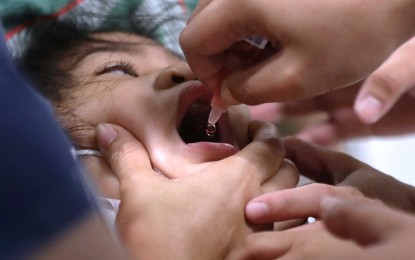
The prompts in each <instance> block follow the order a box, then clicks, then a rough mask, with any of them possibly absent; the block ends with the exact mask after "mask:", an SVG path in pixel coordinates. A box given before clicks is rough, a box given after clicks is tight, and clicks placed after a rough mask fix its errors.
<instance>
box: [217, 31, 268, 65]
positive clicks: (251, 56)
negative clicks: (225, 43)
mask: <svg viewBox="0 0 415 260" xmlns="http://www.w3.org/2000/svg"><path fill="white" fill-rule="evenodd" d="M267 44H268V40H266V39H264V38H262V37H261V36H248V37H245V38H244V39H243V40H241V41H239V42H236V43H235V44H234V45H233V46H232V48H231V49H230V50H229V54H228V57H227V59H226V64H225V66H226V67H227V68H228V69H234V68H236V67H238V66H240V65H242V64H249V63H251V62H253V61H254V60H255V59H256V58H257V57H258V55H259V54H260V53H261V51H263V50H264V49H265V47H266V46H267Z"/></svg>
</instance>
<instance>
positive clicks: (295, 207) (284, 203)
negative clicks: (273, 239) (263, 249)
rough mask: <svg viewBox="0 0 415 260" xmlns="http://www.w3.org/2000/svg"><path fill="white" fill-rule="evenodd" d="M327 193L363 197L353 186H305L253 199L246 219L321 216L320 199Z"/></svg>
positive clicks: (274, 219) (284, 218)
mask: <svg viewBox="0 0 415 260" xmlns="http://www.w3.org/2000/svg"><path fill="white" fill-rule="evenodd" d="M327 196H337V197H339V198H354V197H363V195H362V194H361V193H359V192H357V191H356V190H355V189H353V188H351V187H335V186H331V185H325V184H309V185H306V186H302V187H298V188H294V189H287V190H282V191H277V192H272V193H268V194H264V195H261V196H258V197H256V198H254V199H252V200H251V201H250V202H249V203H248V204H247V206H246V208H245V215H246V218H247V219H248V220H249V221H251V222H253V223H258V224H265V223H271V222H276V221H284V220H289V219H295V218H307V217H316V218H319V217H320V214H321V212H320V201H321V199H322V198H324V197H327Z"/></svg>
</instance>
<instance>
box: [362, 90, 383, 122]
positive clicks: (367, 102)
mask: <svg viewBox="0 0 415 260" xmlns="http://www.w3.org/2000/svg"><path fill="white" fill-rule="evenodd" d="M355 111H356V113H357V114H358V115H359V116H360V118H361V119H362V120H363V121H364V122H366V123H369V124H371V123H374V122H376V121H378V120H379V118H380V117H381V115H382V111H383V104H382V102H381V101H380V100H379V99H378V98H376V97H374V96H366V97H364V98H363V99H361V100H358V101H357V102H356V104H355Z"/></svg>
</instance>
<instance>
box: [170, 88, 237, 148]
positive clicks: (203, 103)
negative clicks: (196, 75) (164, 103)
mask: <svg viewBox="0 0 415 260" xmlns="http://www.w3.org/2000/svg"><path fill="white" fill-rule="evenodd" d="M212 96H213V94H212V92H210V91H209V90H208V89H207V88H206V87H205V86H204V85H203V84H202V83H201V82H199V81H191V82H188V83H187V85H186V86H185V87H184V88H183V89H182V91H181V93H180V96H179V103H178V106H179V107H178V118H177V129H178V132H179V135H180V136H181V138H182V139H183V141H184V142H185V143H192V142H226V143H231V144H232V145H234V142H233V140H225V139H229V138H225V136H229V134H228V133H229V127H228V122H227V120H226V116H222V118H221V119H220V120H219V121H218V122H217V124H216V127H217V128H218V131H217V134H215V136H213V137H208V136H207V135H206V133H205V127H206V124H207V119H208V115H209V112H210V102H211V100H212ZM195 110H196V111H195ZM186 117H187V118H186ZM184 128H191V129H184Z"/></svg>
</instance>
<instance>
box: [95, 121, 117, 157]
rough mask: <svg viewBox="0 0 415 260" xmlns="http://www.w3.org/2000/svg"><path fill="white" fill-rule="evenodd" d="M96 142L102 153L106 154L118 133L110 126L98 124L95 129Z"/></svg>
mask: <svg viewBox="0 0 415 260" xmlns="http://www.w3.org/2000/svg"><path fill="white" fill-rule="evenodd" d="M96 135H97V142H98V146H99V148H100V149H101V150H102V151H103V152H107V151H108V149H109V148H110V146H111V144H112V142H113V141H114V140H115V139H116V138H117V137H118V132H117V130H115V128H114V127H112V125H110V124H99V125H98V126H97V128H96Z"/></svg>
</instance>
